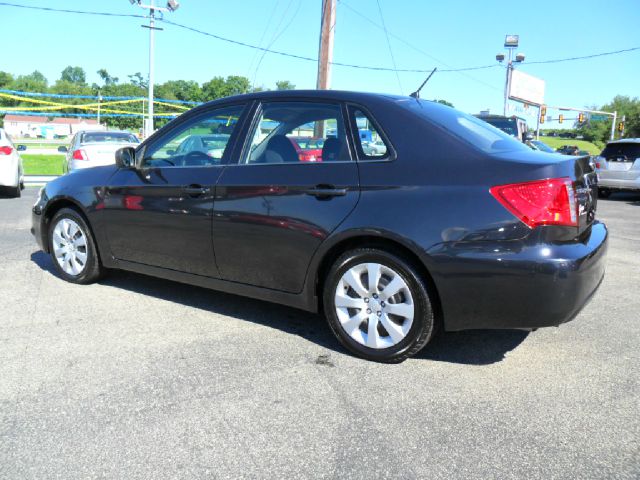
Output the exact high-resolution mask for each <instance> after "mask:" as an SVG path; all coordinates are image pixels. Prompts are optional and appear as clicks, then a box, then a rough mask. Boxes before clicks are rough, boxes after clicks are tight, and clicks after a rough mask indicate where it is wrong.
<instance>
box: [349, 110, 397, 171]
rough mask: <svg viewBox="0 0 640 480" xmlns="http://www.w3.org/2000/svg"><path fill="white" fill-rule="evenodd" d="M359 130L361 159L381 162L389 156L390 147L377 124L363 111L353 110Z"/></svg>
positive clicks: (358, 143)
mask: <svg viewBox="0 0 640 480" xmlns="http://www.w3.org/2000/svg"><path fill="white" fill-rule="evenodd" d="M351 112H352V115H353V118H354V120H355V124H356V128H357V136H356V144H357V145H356V147H357V149H358V154H359V157H360V158H363V159H365V160H380V159H384V158H387V157H388V156H389V152H390V150H389V146H388V145H387V144H386V142H385V140H384V138H383V137H382V135H381V134H380V132H379V131H378V129H377V128H376V126H375V123H374V122H373V121H372V120H371V118H369V116H368V115H367V114H366V113H364V112H363V111H362V110H359V109H357V108H354V109H352V110H351Z"/></svg>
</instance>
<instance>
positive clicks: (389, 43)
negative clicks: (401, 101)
mask: <svg viewBox="0 0 640 480" xmlns="http://www.w3.org/2000/svg"><path fill="white" fill-rule="evenodd" d="M376 3H377V4H378V12H379V13H380V21H381V22H382V29H383V30H384V35H385V38H386V39H387V47H389V55H391V63H392V64H393V71H394V72H395V74H396V79H397V80H398V86H399V87H400V94H401V95H402V82H401V81H400V74H399V73H398V66H397V65H396V58H395V57H394V56H393V50H392V49H391V42H390V41H389V32H388V31H387V25H386V24H385V23H384V15H383V14H382V7H381V6H380V0H376Z"/></svg>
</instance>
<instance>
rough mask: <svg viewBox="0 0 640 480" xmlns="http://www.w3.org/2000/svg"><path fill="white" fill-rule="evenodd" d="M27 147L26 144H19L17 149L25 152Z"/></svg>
mask: <svg viewBox="0 0 640 480" xmlns="http://www.w3.org/2000/svg"><path fill="white" fill-rule="evenodd" d="M26 149H27V146H26V145H18V147H17V148H16V150H18V151H19V152H24V151H25V150H26Z"/></svg>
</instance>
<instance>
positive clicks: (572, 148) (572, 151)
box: [556, 145, 580, 155]
mask: <svg viewBox="0 0 640 480" xmlns="http://www.w3.org/2000/svg"><path fill="white" fill-rule="evenodd" d="M579 151H580V149H579V148H578V147H577V145H563V146H561V147H560V148H558V149H556V152H558V153H560V154H562V155H578V152H579Z"/></svg>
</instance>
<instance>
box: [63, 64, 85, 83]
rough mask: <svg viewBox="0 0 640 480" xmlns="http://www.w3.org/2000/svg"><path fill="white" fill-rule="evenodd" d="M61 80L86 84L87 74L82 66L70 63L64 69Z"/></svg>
mask: <svg viewBox="0 0 640 480" xmlns="http://www.w3.org/2000/svg"><path fill="white" fill-rule="evenodd" d="M60 81H63V82H68V83H74V84H76V85H86V84H87V76H86V75H85V73H84V70H83V69H82V67H72V66H71V65H69V66H68V67H67V68H65V69H64V70H63V71H62V74H61V75H60Z"/></svg>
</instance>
